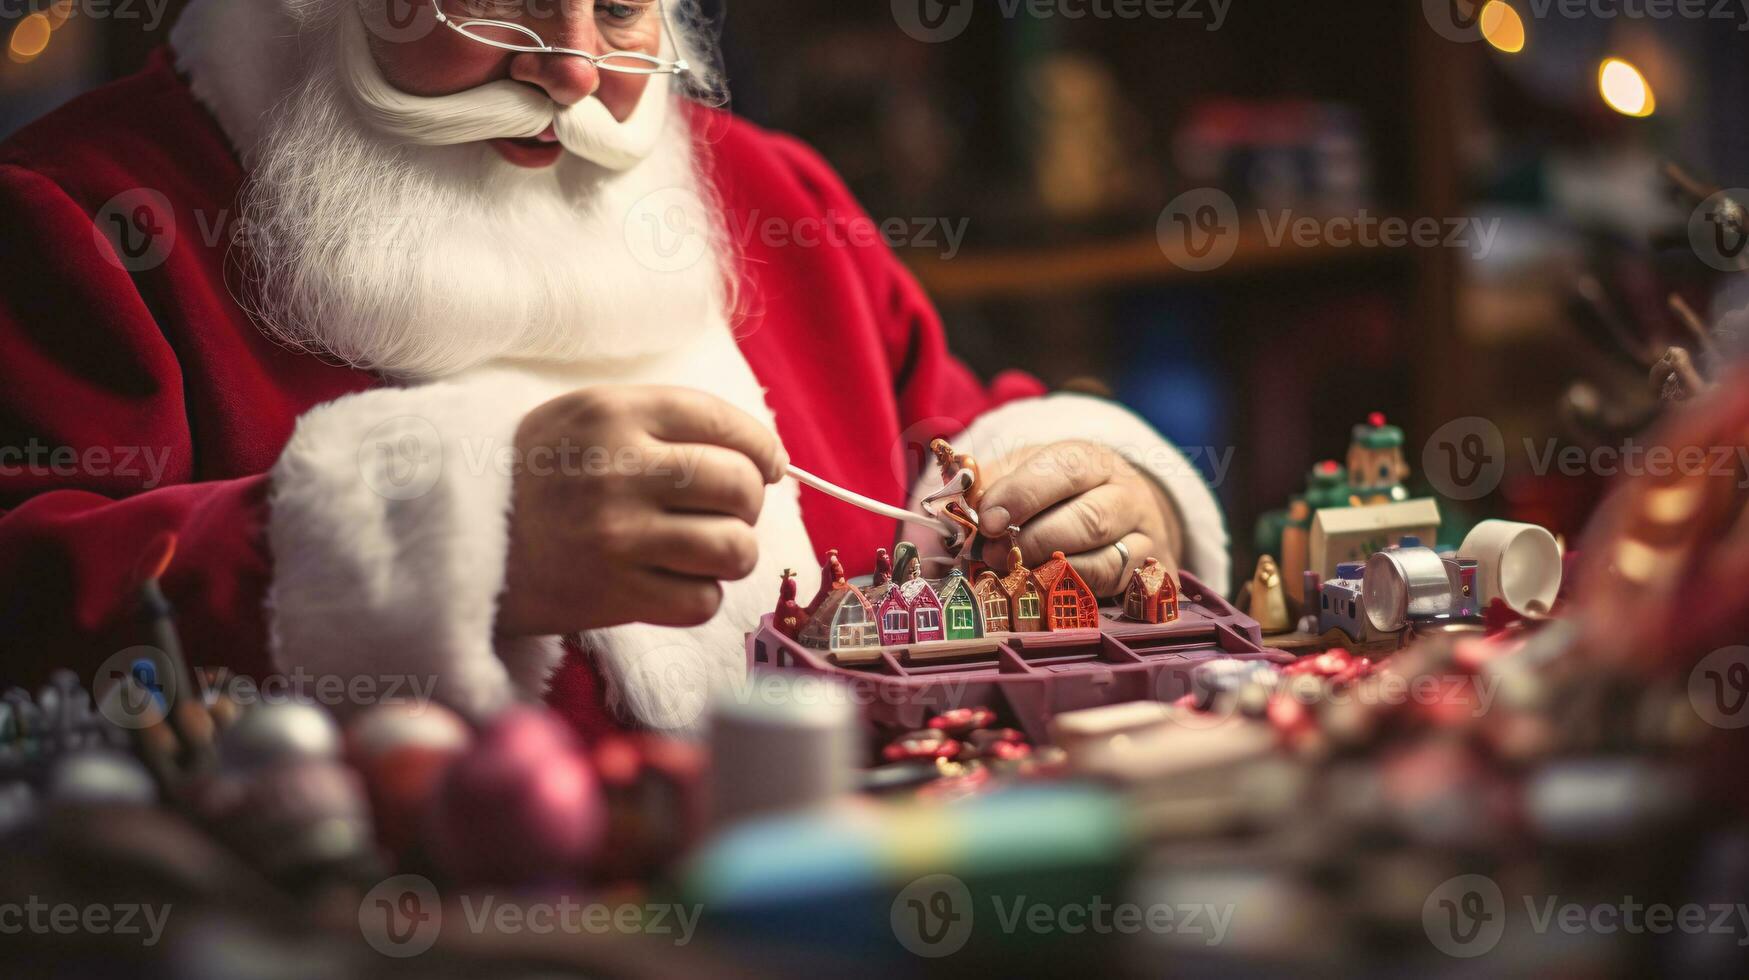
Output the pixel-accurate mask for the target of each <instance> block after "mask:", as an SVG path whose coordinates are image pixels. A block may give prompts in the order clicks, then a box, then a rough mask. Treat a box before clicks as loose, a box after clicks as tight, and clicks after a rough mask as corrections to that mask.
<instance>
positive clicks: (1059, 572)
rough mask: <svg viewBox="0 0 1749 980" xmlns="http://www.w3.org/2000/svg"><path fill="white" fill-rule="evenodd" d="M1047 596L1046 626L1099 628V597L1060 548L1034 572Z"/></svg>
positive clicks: (1084, 628) (1053, 627) (1073, 628)
mask: <svg viewBox="0 0 1749 980" xmlns="http://www.w3.org/2000/svg"><path fill="white" fill-rule="evenodd" d="M1033 578H1034V579H1035V580H1036V583H1037V587H1038V590H1039V592H1040V593H1041V594H1042V595H1043V596H1044V628H1045V629H1049V630H1086V629H1098V628H1099V599H1098V597H1096V596H1095V595H1094V594H1093V590H1092V589H1090V588H1088V587H1087V583H1086V582H1084V581H1082V580H1081V576H1080V575H1079V574H1077V573H1076V571H1075V569H1074V568H1073V567H1072V566H1070V564H1069V559H1067V558H1065V557H1063V553H1062V552H1061V551H1058V552H1053V553H1052V554H1051V559H1050V561H1047V562H1045V563H1044V564H1043V565H1040V566H1039V567H1038V570H1037V571H1035V572H1033Z"/></svg>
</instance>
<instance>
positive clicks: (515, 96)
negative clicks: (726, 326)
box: [240, 12, 728, 381]
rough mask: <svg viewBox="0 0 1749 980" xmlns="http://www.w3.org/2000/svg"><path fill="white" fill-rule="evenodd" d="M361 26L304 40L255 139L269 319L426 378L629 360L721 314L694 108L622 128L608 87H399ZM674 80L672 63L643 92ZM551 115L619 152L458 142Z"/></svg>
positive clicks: (324, 344)
mask: <svg viewBox="0 0 1749 980" xmlns="http://www.w3.org/2000/svg"><path fill="white" fill-rule="evenodd" d="M362 35H363V28H362V26H360V24H359V22H358V20H357V17H356V15H353V14H351V13H350V12H348V13H347V14H345V15H342V16H341V17H339V18H336V19H335V20H334V21H333V22H332V23H331V24H329V25H327V26H324V27H322V28H320V32H319V34H317V35H315V36H313V37H311V38H309V39H308V40H309V41H310V44H309V46H308V47H307V48H306V50H308V51H311V52H312V56H311V57H310V58H309V59H308V60H307V62H306V65H305V66H304V70H303V72H302V79H301V81H299V82H297V84H295V85H294V86H293V87H292V89H291V91H290V92H289V94H288V95H287V96H286V98H285V99H284V100H282V101H281V102H280V103H279V104H278V105H277V106H276V107H275V108H274V110H273V112H272V113H271V114H270V116H269V117H268V118H267V119H266V120H265V126H264V129H263V131H262V135H261V139H260V141H259V142H258V143H257V144H256V145H255V146H254V147H253V148H252V152H251V153H250V154H249V156H250V160H249V162H250V163H251V164H252V167H253V169H252V173H251V178H250V181H249V183H248V185H247V187H246V190H245V196H244V201H243V207H242V215H243V225H242V227H243V230H244V232H243V234H242V235H241V236H240V245H241V246H242V255H241V258H242V259H243V262H242V268H243V269H244V270H245V275H246V277H247V281H246V283H245V289H244V290H243V299H244V301H245V302H246V303H247V304H248V305H249V307H250V309H251V312H252V313H253V314H254V315H255V316H256V318H257V320H258V321H259V322H260V323H261V324H262V326H263V327H264V328H265V329H266V330H267V331H268V332H269V333H270V334H272V335H273V336H275V337H276V338H278V339H279V340H281V341H283V342H285V343H288V344H291V345H293V346H296V347H299V348H302V349H308V350H312V351H316V352H320V353H323V354H325V355H327V356H330V357H333V358H336V359H338V360H340V361H342V362H344V363H347V364H350V365H352V366H355V367H359V368H364V369H367V370H373V371H377V372H381V373H383V374H385V375H387V376H390V377H393V378H396V379H399V380H405V381H419V380H428V379H433V378H440V377H447V376H451V375H454V374H456V373H458V372H461V371H465V370H467V369H469V368H472V367H475V366H478V365H481V364H485V363H488V362H492V361H504V360H519V361H529V360H532V361H544V362H561V363H575V362H578V361H591V362H599V361H624V360H629V359H633V358H638V357H641V356H644V355H647V354H650V353H652V352H654V351H658V350H662V349H666V348H669V347H672V346H675V345H681V344H685V343H687V342H688V341H689V340H691V339H692V338H694V337H696V336H697V335H698V333H699V332H700V331H701V330H703V329H705V327H706V326H707V324H709V323H711V322H712V321H713V320H720V318H721V317H722V316H723V315H724V311H725V309H726V308H727V304H728V295H727V292H728V290H727V288H726V286H725V279H724V275H723V265H724V263H723V262H721V261H719V254H720V253H721V252H722V251H723V247H724V246H723V243H724V241H725V236H723V235H722V234H721V233H720V231H719V230H718V229H719V227H720V226H719V225H718V223H717V222H715V221H714V220H712V219H711V217H710V215H711V210H712V209H710V208H708V207H707V206H706V205H705V203H704V194H703V191H702V189H701V185H700V181H699V180H698V177H697V170H696V166H695V161H694V156H693V148H692V142H691V134H690V131H689V128H688V126H687V122H686V117H685V115H684V113H681V112H678V111H669V107H668V106H667V105H665V104H658V105H655V106H654V107H652V106H651V105H640V106H639V108H638V111H636V112H634V114H633V116H632V118H631V119H630V120H628V121H627V123H625V124H624V125H623V126H619V124H616V123H615V122H614V121H613V120H612V118H611V117H610V116H607V114H606V112H605V109H604V108H603V107H602V106H601V105H600V103H599V102H598V101H595V100H593V99H591V100H586V101H585V102H583V103H579V104H578V105H577V106H574V107H570V108H568V109H567V108H560V107H556V106H554V105H553V104H552V103H550V102H548V101H547V100H545V99H544V97H537V95H536V94H535V93H537V90H534V89H532V88H531V87H529V86H526V85H522V84H520V83H514V82H500V83H493V84H491V85H488V86H482V87H481V88H479V89H475V90H472V91H470V92H464V93H459V94H458V95H455V96H449V97H445V98H439V99H417V98H413V97H404V96H397V95H395V94H393V90H391V89H387V87H386V85H383V84H382V83H381V73H380V71H379V70H378V69H377V68H376V66H375V63H374V61H372V60H371V57H370V54H369V51H368V48H367V46H365V44H364V42H363V37H362ZM360 59H362V63H361V61H360ZM673 98H674V97H673V96H672V95H670V94H669V93H668V86H667V84H666V82H665V80H664V81H662V82H658V83H655V84H652V85H651V86H650V88H649V89H648V90H647V91H646V93H645V97H644V102H646V103H649V102H651V101H652V100H662V101H664V102H665V101H666V100H670V99H673ZM531 99H532V100H533V101H531ZM506 100H510V101H511V102H514V103H517V104H519V105H520V106H521V108H520V109H519V110H516V111H511V110H510V109H507V108H506V105H507V102H506ZM536 103H540V104H536ZM361 117H363V118H361ZM366 118H368V119H369V120H370V122H368V123H367V122H366V121H365V119H366ZM500 118H501V119H503V129H501V130H499V131H497V132H496V133H494V132H490V129H491V128H492V127H493V125H494V121H495V120H497V119H500ZM482 120H483V121H482ZM547 120H553V121H554V124H555V128H556V129H557V130H558V132H559V134H560V138H561V140H562V141H563V144H564V145H565V146H566V147H567V148H569V149H572V150H574V151H582V152H588V153H591V154H592V155H596V156H598V158H600V159H603V160H604V161H606V162H607V163H608V164H609V165H610V166H603V165H602V164H600V163H596V162H592V161H591V160H588V159H584V158H582V157H580V156H578V155H577V154H576V152H568V153H566V154H565V155H564V156H563V157H562V158H561V159H560V160H559V162H558V163H556V164H554V165H553V166H551V167H547V168H544V169H539V170H531V169H528V168H523V167H518V166H516V165H514V164H512V163H510V162H509V161H507V160H505V159H504V158H503V157H502V156H500V155H499V154H498V153H497V151H496V150H494V149H492V148H491V147H490V146H489V145H487V144H485V143H481V142H456V141H457V139H459V138H462V137H464V136H465V137H467V138H471V139H473V140H479V139H483V138H487V137H489V136H503V137H507V138H514V137H525V136H528V135H530V132H529V130H530V128H531V127H532V129H533V131H534V132H539V131H540V129H542V128H544V127H545V123H546V121H547ZM603 120H605V122H603ZM652 120H653V122H652ZM615 126H619V128H618V130H615V129H614V127H615ZM653 127H654V131H652V128H653ZM379 130H387V131H388V132H389V133H392V134H393V135H387V134H385V133H383V132H379ZM637 130H644V131H646V132H643V133H640V132H637ZM458 133H459V134H460V135H458ZM410 140H418V141H419V142H418V143H415V142H410ZM422 143H438V144H453V145H420V144H422ZM639 153H644V154H645V155H643V156H642V157H641V158H639V157H638V154H639ZM620 166H623V169H613V168H614V167H620ZM658 236H660V237H658ZM692 236H698V238H699V239H700V241H697V242H689V241H688V240H689V239H690V238H691V237H692ZM675 240H679V241H680V245H679V246H678V248H679V251H675V250H674V249H673V248H664V245H672V243H673V242H674V241H675ZM700 244H703V245H704V246H705V247H702V248H701V247H699V245H700Z"/></svg>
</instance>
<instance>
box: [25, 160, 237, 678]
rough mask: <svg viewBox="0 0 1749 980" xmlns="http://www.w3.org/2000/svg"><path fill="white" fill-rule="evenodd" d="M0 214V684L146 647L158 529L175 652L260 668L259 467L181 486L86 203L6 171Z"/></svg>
mask: <svg viewBox="0 0 1749 980" xmlns="http://www.w3.org/2000/svg"><path fill="white" fill-rule="evenodd" d="M0 213H3V214H5V215H6V222H5V224H4V227H3V229H0V365H4V369H3V370H4V375H5V383H4V384H3V385H0V678H3V679H4V681H5V682H8V683H22V684H35V683H38V682H39V681H40V680H41V679H42V678H43V677H44V676H45V675H46V674H47V672H48V671H49V670H51V669H52V668H55V667H63V666H64V667H71V668H73V669H75V670H77V671H78V672H79V674H80V675H81V677H82V678H83V679H85V680H87V681H89V680H90V679H91V677H92V675H93V673H94V672H95V670H96V668H97V666H98V665H99V664H101V663H102V662H103V661H104V660H105V659H106V658H108V657H109V656H111V655H112V654H115V653H117V652H119V651H121V650H123V649H125V648H126V647H129V646H133V645H136V644H141V643H148V642H150V632H149V631H148V630H147V629H145V628H143V627H142V626H141V625H140V624H139V622H138V620H137V611H138V581H137V571H136V568H137V566H138V564H139V563H140V561H141V559H142V557H143V556H144V554H145V553H146V551H147V549H148V547H149V546H150V544H151V542H152V540H153V539H154V538H155V537H156V536H157V535H159V534H160V533H162V532H165V531H171V532H175V533H176V534H177V535H178V546H177V551H176V556H175V559H174V560H173V562H172V563H171V565H170V569H169V571H168V573H167V574H166V576H165V578H164V583H163V584H164V589H165V592H166V594H167V595H168V597H169V599H170V601H171V603H172V604H174V605H175V606H176V608H177V611H178V615H179V619H180V623H181V627H182V635H183V647H184V652H185V653H186V655H187V657H188V659H189V661H190V663H191V664H195V665H203V666H205V665H214V666H216V665H228V666H231V667H233V668H234V669H237V670H242V671H249V672H260V671H261V670H263V669H265V667H266V665H267V657H266V651H265V648H266V635H267V632H266V626H265V618H264V613H263V611H262V608H261V606H262V602H261V600H262V597H263V595H264V594H265V592H266V586H267V580H268V575H269V570H268V566H269V563H268V560H267V555H266V549H265V545H264V543H263V537H262V534H261V529H262V527H263V525H264V522H265V517H266V507H267V476H266V475H265V474H261V475H257V476H251V477H247V478H244V479H236V480H227V481H220V482H195V474H196V473H197V472H198V470H197V461H196V460H195V459H194V452H193V438H192V434H191V431H190V427H189V421H188V417H187V414H186V411H185V406H184V401H183V377H182V371H181V368H180V365H179V364H178V362H177V358H176V354H175V352H174V351H173V350H172V349H171V346H170V344H169V343H168V342H167V341H166V340H165V337H164V334H163V332H162V331H161V330H160V329H159V327H158V324H157V322H156V321H155V319H154V318H153V315H152V311H151V310H150V309H149V307H148V304H147V302H146V300H145V299H144V298H143V297H142V295H141V293H140V291H139V290H138V289H137V288H136V286H135V283H134V280H133V278H132V277H131V276H130V275H129V274H128V273H127V272H126V271H125V270H124V269H123V268H122V266H121V264H120V262H119V261H117V260H116V259H115V252H114V251H113V250H112V249H111V248H110V246H109V245H108V243H107V242H105V241H102V239H101V238H100V237H99V236H97V235H96V234H95V233H94V226H93V224H92V218H91V216H90V214H88V213H87V212H86V211H85V210H84V209H83V208H81V207H79V206H78V205H77V204H75V203H74V202H73V201H72V200H71V199H70V198H69V197H68V196H67V194H66V193H65V192H64V191H63V190H62V189H61V188H60V187H59V186H57V185H56V184H55V183H54V182H53V181H50V180H48V179H47V178H44V177H43V176H41V175H40V174H37V173H35V172H33V171H30V170H26V169H22V168H18V167H10V166H8V167H0ZM94 244H95V247H94Z"/></svg>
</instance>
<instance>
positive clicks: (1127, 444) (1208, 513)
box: [911, 392, 1232, 594]
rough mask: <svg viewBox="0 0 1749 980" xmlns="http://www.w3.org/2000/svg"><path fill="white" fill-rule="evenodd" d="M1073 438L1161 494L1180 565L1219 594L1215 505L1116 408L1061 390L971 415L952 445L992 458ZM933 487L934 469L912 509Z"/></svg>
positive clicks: (1187, 466) (1190, 470)
mask: <svg viewBox="0 0 1749 980" xmlns="http://www.w3.org/2000/svg"><path fill="white" fill-rule="evenodd" d="M1074 439H1082V440H1086V441H1089V442H1096V443H1099V444H1100V445H1103V446H1109V447H1111V448H1112V449H1113V450H1115V451H1116V452H1118V453H1119V454H1120V455H1122V456H1123V457H1124V458H1125V459H1127V460H1129V462H1130V463H1131V464H1132V465H1134V466H1135V467H1136V468H1137V469H1139V470H1141V471H1142V472H1144V473H1147V474H1148V475H1149V476H1151V477H1153V478H1154V479H1155V480H1156V481H1158V482H1159V484H1160V485H1161V486H1162V487H1163V488H1165V490H1166V493H1167V494H1168V495H1169V496H1171V498H1172V501H1173V502H1174V503H1175V504H1177V505H1178V513H1179V516H1180V517H1182V518H1183V519H1184V567H1185V568H1186V569H1187V570H1189V572H1190V573H1191V574H1192V575H1195V576H1196V577H1197V578H1199V579H1201V580H1202V581H1203V583H1204V584H1205V585H1208V586H1209V587H1210V588H1213V589H1215V590H1217V591H1220V592H1222V593H1223V594H1224V593H1225V592H1226V590H1227V576H1228V575H1229V574H1230V573H1231V562H1232V559H1231V558H1230V557H1229V556H1228V554H1227V524H1226V519H1225V518H1224V517H1222V515H1221V505H1220V504H1219V503H1217V502H1216V501H1215V496H1214V494H1213V493H1211V492H1209V487H1208V484H1207V483H1206V482H1205V481H1204V480H1203V478H1202V474H1201V473H1199V472H1197V469H1196V467H1195V466H1193V465H1191V463H1190V461H1189V460H1187V459H1185V458H1184V454H1183V453H1181V452H1179V451H1178V450H1177V449H1176V448H1175V447H1174V446H1173V445H1172V444H1171V443H1170V442H1167V441H1166V439H1165V438H1164V437H1162V436H1161V435H1160V433H1158V432H1155V431H1154V428H1153V426H1150V425H1149V424H1148V423H1146V422H1144V421H1142V419H1141V417H1140V416H1138V415H1136V414H1135V413H1134V412H1132V411H1130V410H1129V409H1127V408H1124V407H1123V406H1122V405H1119V404H1117V403H1116V402H1111V401H1107V400H1105V399H1103V398H1094V397H1093V396H1091V395H1078V394H1073V393H1068V392H1062V393H1058V394H1053V395H1045V396H1043V397H1040V398H1026V399H1022V400H1020V401H1015V402H1010V403H1008V404H1006V405H1003V406H1001V407H1000V408H996V409H993V410H991V411H989V412H986V413H984V414H983V415H980V416H978V418H977V419H975V420H973V422H972V424H971V425H969V426H967V427H966V430H965V431H964V432H961V433H960V434H959V435H957V436H954V437H953V438H952V441H953V448H954V450H955V451H956V452H965V453H971V454H972V455H973V456H978V457H985V458H990V459H996V458H1000V457H1002V456H1006V455H1009V454H1011V453H1014V452H1016V451H1018V450H1021V449H1025V448H1028V447H1032V446H1044V445H1049V444H1051V443H1053V442H1063V441H1067V440H1074ZM940 485H941V480H940V478H939V477H937V476H936V474H935V472H934V470H933V469H930V470H928V471H926V472H925V473H924V474H923V476H922V477H921V478H920V479H919V480H918V481H917V486H916V488H915V489H914V490H913V491H912V493H911V505H912V509H913V510H915V509H916V508H917V506H918V501H919V500H921V499H922V498H923V496H924V495H925V494H927V493H930V492H932V491H934V490H935V489H937V488H938V487H939V486H940ZM1136 557H1137V558H1138V559H1140V558H1142V557H1144V556H1142V555H1137V556H1136Z"/></svg>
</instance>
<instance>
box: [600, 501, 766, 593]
mask: <svg viewBox="0 0 1749 980" xmlns="http://www.w3.org/2000/svg"><path fill="white" fill-rule="evenodd" d="M637 548H638V551H640V552H641V554H638V555H629V556H626V557H627V558H628V560H631V561H635V562H641V563H642V564H644V565H647V566H650V567H652V568H656V569H660V570H662V571H665V572H672V573H675V574H678V575H690V576H697V577H700V578H709V579H714V580H719V581H727V582H734V581H739V580H740V579H744V578H746V577H747V576H749V575H751V574H753V567H754V565H756V564H757V563H758V561H759V539H758V537H757V536H756V535H755V534H754V531H753V528H751V527H749V526H748V525H747V524H746V523H745V522H743V521H741V520H738V519H736V518H733V517H718V516H705V515H702V514H664V515H662V516H660V517H657V518H655V519H654V520H653V521H651V523H650V526H649V528H648V529H646V530H645V531H643V532H642V533H640V534H639V535H638V546H637Z"/></svg>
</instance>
